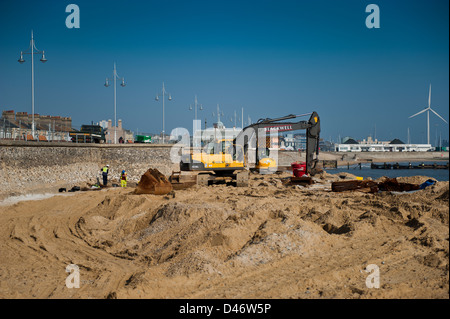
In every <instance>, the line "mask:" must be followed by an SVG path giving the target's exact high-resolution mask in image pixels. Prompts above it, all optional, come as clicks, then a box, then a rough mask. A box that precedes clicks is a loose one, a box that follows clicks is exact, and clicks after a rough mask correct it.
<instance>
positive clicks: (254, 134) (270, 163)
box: [172, 112, 320, 187]
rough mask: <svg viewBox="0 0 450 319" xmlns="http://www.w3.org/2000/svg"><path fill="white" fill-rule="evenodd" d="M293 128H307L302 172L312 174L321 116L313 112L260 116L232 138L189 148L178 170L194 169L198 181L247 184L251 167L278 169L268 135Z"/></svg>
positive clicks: (315, 169)
mask: <svg viewBox="0 0 450 319" xmlns="http://www.w3.org/2000/svg"><path fill="white" fill-rule="evenodd" d="M307 115H310V118H309V120H308V121H305V120H302V121H298V122H285V121H286V120H291V119H295V118H298V117H303V116H307ZM296 130H306V172H305V173H306V174H308V175H310V176H312V175H314V174H315V173H317V171H318V170H317V168H316V164H317V162H318V158H317V157H318V154H319V135H320V119H319V115H318V114H317V113H316V112H312V113H308V114H302V115H288V116H284V117H280V118H276V119H270V118H266V119H260V120H258V121H257V122H256V123H254V124H251V125H249V126H247V127H246V128H244V129H243V130H242V131H241V132H240V133H239V134H238V135H237V136H236V138H234V139H225V138H223V139H217V140H213V141H211V142H210V143H208V144H207V145H206V146H204V147H203V148H201V149H200V150H195V149H190V152H189V153H188V154H184V155H182V156H181V161H180V173H181V172H196V173H197V174H196V175H195V176H196V183H197V184H198V185H209V184H212V183H217V182H222V183H223V182H227V183H228V182H232V183H235V184H236V186H238V187H242V186H247V185H248V177H249V170H250V169H254V170H258V171H259V172H261V173H265V172H266V173H268V172H274V171H276V170H277V167H278V163H277V162H276V160H275V159H274V158H272V157H270V146H271V137H272V136H274V135H277V133H279V132H287V131H296ZM250 157H251V158H250ZM253 164H254V166H253V167H252V165H253ZM172 178H173V177H172Z"/></svg>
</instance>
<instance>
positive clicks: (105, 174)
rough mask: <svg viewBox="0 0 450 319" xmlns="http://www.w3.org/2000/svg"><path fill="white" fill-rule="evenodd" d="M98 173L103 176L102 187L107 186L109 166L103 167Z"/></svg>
mask: <svg viewBox="0 0 450 319" xmlns="http://www.w3.org/2000/svg"><path fill="white" fill-rule="evenodd" d="M100 172H101V173H102V176H103V186H106V185H107V184H108V173H109V165H106V166H103V168H102V169H101V171H100Z"/></svg>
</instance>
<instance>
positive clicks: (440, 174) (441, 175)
mask: <svg viewBox="0 0 450 319" xmlns="http://www.w3.org/2000/svg"><path fill="white" fill-rule="evenodd" d="M421 163H424V164H434V163H435V162H411V164H412V165H413V166H414V165H419V164H421ZM388 164H395V163H388ZM399 164H400V165H408V164H409V162H406V163H405V162H399ZM443 164H444V163H443ZM325 170H326V171H327V172H328V173H330V174H338V173H342V172H346V173H350V174H353V175H356V176H361V177H363V178H367V177H371V178H372V179H377V178H380V177H383V176H386V177H389V178H394V177H408V176H427V177H430V178H433V179H435V180H437V181H439V182H442V181H448V180H449V170H448V169H424V168H420V169H372V168H370V163H363V164H361V168H360V166H359V164H357V165H355V164H353V165H350V166H349V167H348V166H347V165H346V166H339V167H338V168H335V169H331V168H327V169H325Z"/></svg>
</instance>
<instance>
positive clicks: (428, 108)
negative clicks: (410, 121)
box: [409, 84, 448, 144]
mask: <svg viewBox="0 0 450 319" xmlns="http://www.w3.org/2000/svg"><path fill="white" fill-rule="evenodd" d="M425 111H427V144H430V111H431V112H433V113H434V114H435V115H436V116H438V117H439V118H440V119H441V120H443V121H444V122H445V123H447V124H448V122H447V121H446V120H444V119H443V118H442V116H440V115H439V114H437V113H436V112H435V111H434V110H433V109H432V108H431V84H430V91H429V93H428V107H427V108H426V109H424V110H422V111H420V112H418V113H416V114H414V115H411V116H410V117H409V118H413V117H414V116H416V115H419V114H422V113H423V112H425Z"/></svg>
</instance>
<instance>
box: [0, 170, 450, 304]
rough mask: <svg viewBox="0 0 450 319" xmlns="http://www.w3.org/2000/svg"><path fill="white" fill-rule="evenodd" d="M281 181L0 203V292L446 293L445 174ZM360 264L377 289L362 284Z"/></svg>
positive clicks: (81, 294) (265, 179)
mask: <svg viewBox="0 0 450 319" xmlns="http://www.w3.org/2000/svg"><path fill="white" fill-rule="evenodd" d="M289 176H290V175H289V174H279V175H266V176H262V175H258V174H251V176H250V185H249V187H247V188H235V187H230V186H225V185H216V186H209V187H198V186H194V187H192V188H190V189H186V190H180V191H176V192H175V193H174V195H167V196H157V195H136V194H134V192H133V188H127V189H120V188H116V189H107V190H101V191H96V192H79V193H76V194H74V195H72V196H67V197H53V198H49V199H45V200H41V201H35V202H31V201H28V202H21V203H16V204H13V205H10V206H5V207H1V210H2V213H1V214H0V234H1V235H0V259H1V260H2V264H1V265H0V276H1V277H2V282H1V285H0V297H3V298H5V297H6V298H9V297H25V298H28V297H38V298H68V297H78V298H104V297H107V296H110V297H111V296H116V297H118V298H130V297H132V298H448V279H449V277H448V250H449V245H448V239H449V237H448V233H449V231H448V213H449V210H448V192H449V183H448V182H438V183H437V184H436V185H433V186H430V187H428V188H426V189H425V190H421V191H418V192H414V193H404V194H393V193H390V192H380V193H377V194H364V193H358V192H344V193H334V192H331V190H330V187H329V185H330V184H331V183H332V182H333V181H336V180H342V177H340V176H335V175H332V174H328V173H326V172H324V173H323V174H322V175H320V176H317V177H315V184H313V185H310V186H306V187H297V186H284V184H283V179H286V178H288V177H289ZM345 177H346V179H347V178H352V176H349V175H348V174H347V175H346V176H345ZM427 179H428V178H427V177H421V176H416V177H410V178H405V179H402V180H401V181H402V182H410V183H411V182H414V183H421V182H423V181H425V180H427ZM68 264H77V265H78V266H79V267H80V275H81V280H82V285H81V287H80V288H79V289H68V288H67V287H66V286H65V278H66V277H67V275H68V273H66V272H65V267H66V266H67V265H68ZM369 264H376V265H378V266H379V267H380V272H381V288H379V289H373V288H372V289H370V288H368V287H367V286H366V285H365V279H366V277H367V274H366V273H365V271H364V269H365V268H366V266H367V265H369Z"/></svg>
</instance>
